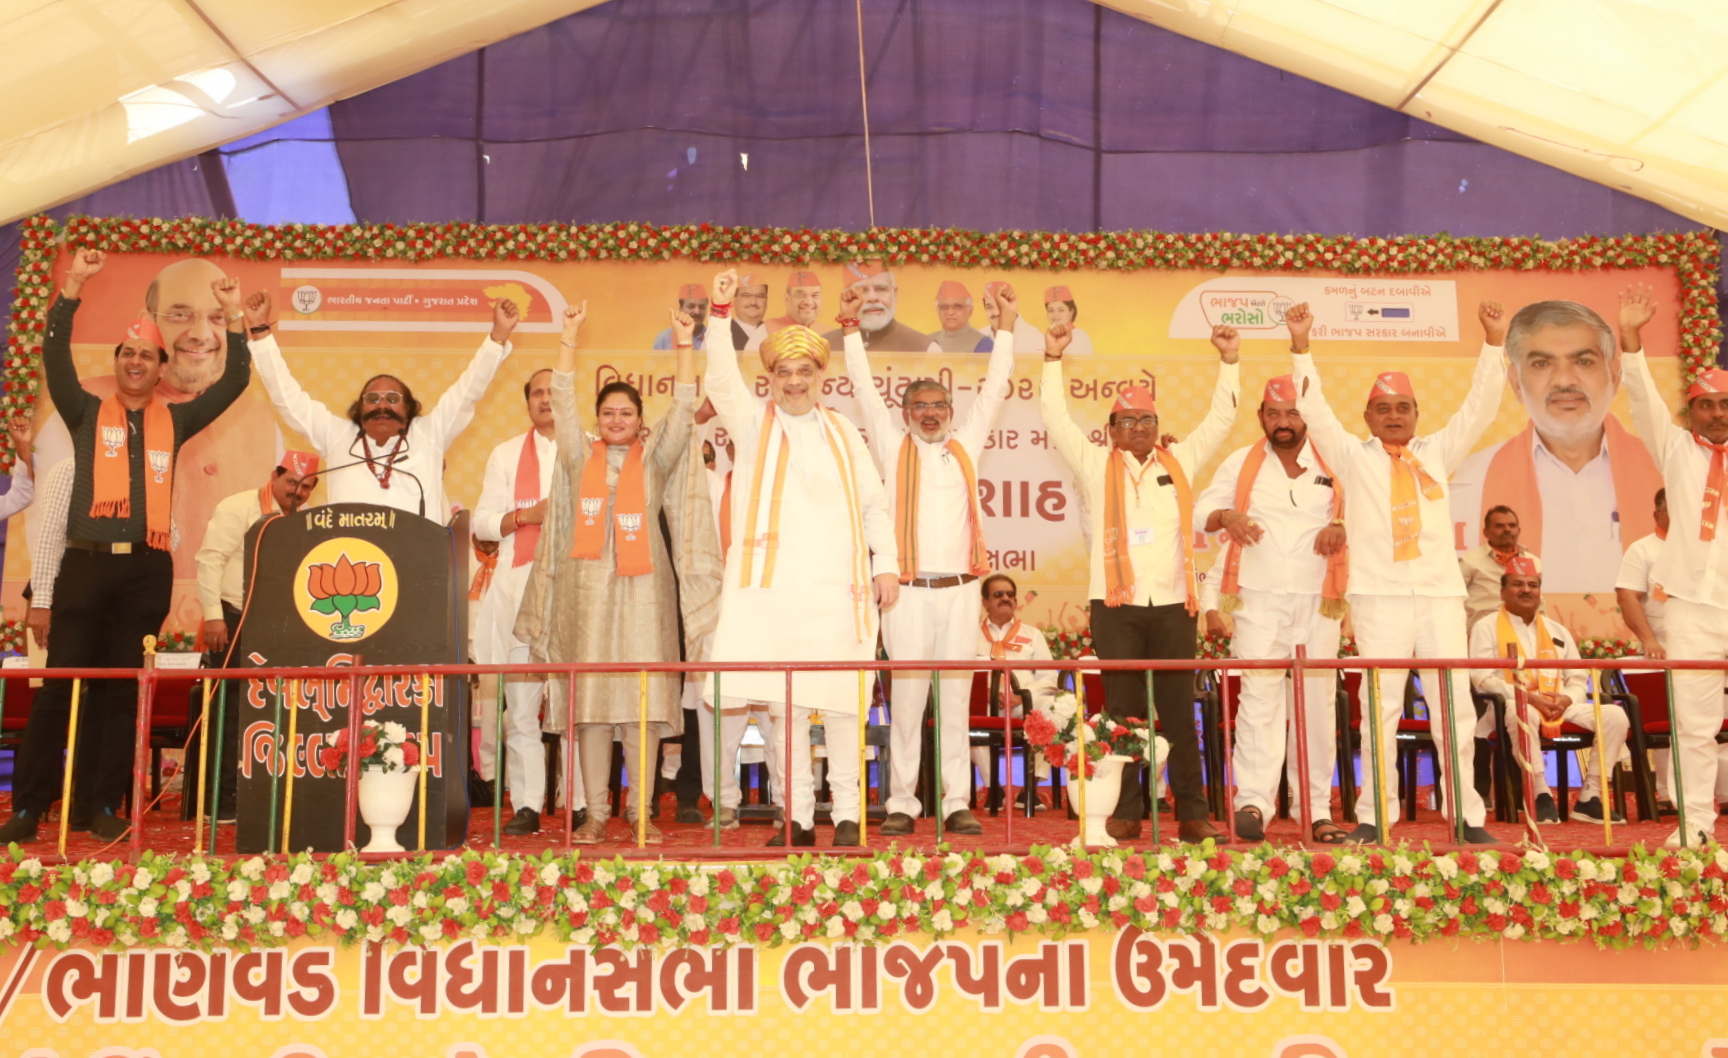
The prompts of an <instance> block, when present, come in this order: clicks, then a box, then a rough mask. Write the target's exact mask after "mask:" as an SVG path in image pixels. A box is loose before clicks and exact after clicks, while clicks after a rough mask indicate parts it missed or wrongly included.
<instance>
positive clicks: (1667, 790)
mask: <svg viewBox="0 0 1728 1058" xmlns="http://www.w3.org/2000/svg"><path fill="white" fill-rule="evenodd" d="M1650 756H1651V758H1652V760H1653V761H1654V764H1653V765H1652V768H1653V769H1654V771H1655V772H1656V796H1657V798H1659V799H1660V800H1663V801H1668V802H1672V801H1673V800H1674V753H1673V751H1672V750H1671V749H1670V748H1669V747H1667V746H1663V747H1662V748H1661V749H1653V750H1651V751H1650ZM1725 787H1728V746H1723V745H1718V746H1717V747H1716V800H1718V801H1724V802H1728V789H1725Z"/></svg>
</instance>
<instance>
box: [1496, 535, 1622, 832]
mask: <svg viewBox="0 0 1728 1058" xmlns="http://www.w3.org/2000/svg"><path fill="white" fill-rule="evenodd" d="M1501 580H1502V581H1504V584H1503V585H1502V587H1501V589H1500V598H1501V606H1500V609H1498V610H1496V611H1494V613H1492V614H1490V615H1489V616H1487V617H1485V618H1483V619H1482V620H1480V621H1478V622H1476V624H1475V625H1474V626H1473V627H1472V628H1471V629H1470V656H1471V657H1473V658H1504V657H1506V656H1507V655H1506V649H1507V647H1509V646H1511V645H1512V644H1511V641H1512V640H1515V641H1516V642H1517V644H1518V657H1519V658H1520V659H1522V660H1524V661H1535V660H1541V659H1544V658H1546V660H1551V661H1577V660H1579V655H1578V643H1577V641H1576V640H1574V639H1573V638H1572V633H1571V632H1570V631H1568V630H1567V629H1566V627H1565V626H1564V625H1562V624H1560V623H1559V622H1558V621H1555V620H1552V619H1551V618H1547V617H1544V616H1543V615H1542V613H1541V609H1542V573H1541V568H1540V567H1539V566H1538V565H1537V564H1536V559H1535V557H1534V556H1520V557H1518V558H1515V559H1513V560H1512V561H1511V562H1510V563H1508V564H1507V566H1506V572H1505V573H1504V574H1503V575H1502V576H1501ZM1508 630H1509V631H1510V632H1511V635H1510V636H1509V637H1508V636H1507V635H1506V634H1505V633H1506V632H1507V631H1508ZM1508 675H1513V676H1515V677H1516V678H1517V679H1518V681H1519V682H1520V683H1521V684H1522V685H1523V686H1524V688H1525V695H1526V698H1527V700H1528V702H1529V715H1528V716H1527V717H1526V718H1525V720H1524V723H1522V724H1520V723H1515V716H1514V713H1515V711H1516V705H1515V702H1514V699H1513V693H1512V687H1511V685H1510V683H1509V682H1508V679H1507V677H1508ZM1470 685H1471V686H1472V687H1474V688H1475V689H1476V690H1478V691H1480V692H1482V693H1484V694H1498V695H1500V696H1501V697H1503V698H1505V699H1506V730H1507V732H1508V734H1509V736H1510V737H1511V738H1513V739H1518V738H1520V737H1522V741H1523V747H1522V753H1523V756H1524V759H1525V760H1527V761H1531V762H1533V763H1534V765H1535V767H1534V769H1533V770H1529V771H1526V772H1525V773H1524V775H1525V777H1526V778H1527V779H1528V780H1529V781H1530V782H1531V784H1532V785H1533V786H1534V787H1535V790H1536V821H1537V822H1538V823H1543V824H1547V823H1558V822H1560V813H1559V811H1558V809H1557V808H1556V807H1555V804H1554V794H1553V791H1552V790H1551V789H1549V786H1548V769H1547V767H1545V766H1544V765H1543V763H1542V744H1541V741H1540V740H1539V738H1538V737H1537V732H1538V725H1539V724H1540V723H1541V722H1542V721H1544V720H1546V721H1548V722H1550V723H1554V722H1564V723H1568V724H1573V725H1575V726H1577V727H1581V728H1583V729H1585V730H1586V731H1595V730H1596V708H1595V706H1593V705H1591V704H1590V701H1589V697H1588V690H1589V680H1588V679H1587V677H1586V676H1585V674H1584V670H1583V669H1561V670H1558V671H1556V670H1554V669H1546V670H1537V669H1525V670H1523V671H1522V672H1515V671H1513V670H1508V669H1471V670H1470ZM1526 724H1527V725H1528V727H1526V726H1525V725H1526ZM1631 728H1632V725H1631V722H1630V721H1629V720H1627V718H1626V711H1625V710H1624V709H1622V708H1621V707H1620V706H1619V705H1617V704H1615V703H1614V702H1610V701H1607V700H1604V701H1603V702H1602V731H1601V739H1602V753H1603V754H1604V759H1606V760H1607V761H1608V766H1609V767H1610V768H1612V767H1613V766H1614V764H1615V763H1616V762H1618V761H1619V760H1620V751H1621V750H1622V749H1623V748H1624V747H1625V745H1626V734H1627V732H1628V731H1630V730H1631ZM1514 744H1515V745H1516V744H1517V743H1514ZM1584 758H1585V760H1586V761H1588V763H1587V764H1586V765H1585V766H1584V779H1583V781H1582V782H1581V783H1579V786H1578V801H1577V803H1575V804H1574V805H1573V806H1572V815H1574V816H1576V817H1578V818H1579V819H1582V820H1584V821H1585V822H1587V823H1600V822H1602V795H1601V785H1600V779H1599V776H1600V774H1601V772H1600V770H1599V769H1598V768H1597V767H1596V750H1595V748H1594V747H1592V748H1591V749H1589V750H1586V751H1585V753H1584ZM1614 822H1616V823H1624V822H1626V820H1625V817H1623V816H1620V815H1616V816H1615V817H1614Z"/></svg>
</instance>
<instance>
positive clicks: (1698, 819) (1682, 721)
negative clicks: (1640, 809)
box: [1663, 596, 1728, 834]
mask: <svg viewBox="0 0 1728 1058" xmlns="http://www.w3.org/2000/svg"><path fill="white" fill-rule="evenodd" d="M1663 620H1664V623H1665V624H1666V625H1667V632H1668V634H1667V637H1666V639H1667V651H1668V656H1669V657H1671V658H1685V659H1686V660H1687V661H1722V660H1724V659H1725V658H1728V609H1723V608H1722V607H1720V606H1711V605H1710V604H1708V603H1698V602H1692V601H1691V600H1689V599H1679V598H1675V597H1673V596H1669V598H1668V605H1667V609H1666V610H1665V611H1664V614H1663ZM1674 722H1675V725H1676V728H1675V731H1674V738H1675V740H1676V741H1678V742H1679V743H1680V769H1681V771H1680V777H1681V791H1680V795H1681V797H1682V798H1683V799H1684V801H1683V803H1684V805H1685V808H1686V826H1687V828H1688V829H1690V830H1695V831H1696V830H1701V831H1703V832H1704V833H1706V834H1711V833H1714V832H1715V829H1716V802H1715V798H1714V796H1713V795H1714V794H1715V792H1716V781H1717V772H1718V769H1717V760H1718V757H1717V752H1718V751H1717V746H1716V733H1717V732H1718V731H1720V730H1722V673H1721V672H1712V671H1709V670H1707V669H1699V670H1688V671H1677V672H1675V673H1674Z"/></svg>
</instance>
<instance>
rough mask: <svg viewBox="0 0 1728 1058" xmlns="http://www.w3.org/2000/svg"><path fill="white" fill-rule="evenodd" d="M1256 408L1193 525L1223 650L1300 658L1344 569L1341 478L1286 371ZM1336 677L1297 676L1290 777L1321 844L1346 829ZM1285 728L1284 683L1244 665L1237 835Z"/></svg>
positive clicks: (1340, 598) (1289, 711)
mask: <svg viewBox="0 0 1728 1058" xmlns="http://www.w3.org/2000/svg"><path fill="white" fill-rule="evenodd" d="M1259 416H1260V429H1261V431H1262V432H1263V433H1265V435H1266V436H1265V437H1264V438H1263V439H1262V440H1260V441H1258V442H1256V443H1254V444H1252V445H1250V446H1248V447H1247V448H1242V449H1238V450H1236V451H1235V452H1232V453H1230V455H1229V456H1227V457H1225V459H1224V462H1223V464H1222V465H1220V466H1219V468H1218V472H1217V473H1216V474H1214V475H1213V476H1212V484H1211V485H1210V486H1209V487H1208V488H1207V489H1206V491H1205V492H1204V493H1202V494H1201V496H1200V498H1199V499H1198V500H1197V501H1195V504H1194V529H1195V531H1197V532H1204V533H1223V534H1224V540H1225V551H1224V554H1223V555H1222V556H1221V557H1220V558H1219V560H1218V564H1217V565H1216V566H1214V569H1215V570H1216V571H1218V573H1219V574H1221V576H1222V583H1221V584H1220V585H1219V589H1220V599H1221V606H1220V608H1221V609H1222V610H1223V611H1225V612H1227V613H1230V614H1232V615H1233V616H1234V617H1235V619H1236V631H1235V634H1234V635H1233V636H1231V639H1230V651H1231V654H1232V655H1233V656H1235V657H1238V658H1243V659H1256V660H1266V659H1287V658H1292V657H1294V656H1295V651H1296V648H1297V647H1298V646H1303V647H1306V648H1307V651H1308V656H1309V657H1311V658H1320V659H1331V658H1335V657H1337V656H1338V629H1339V624H1340V622H1341V621H1342V620H1343V617H1344V608H1345V607H1344V594H1343V593H1344V587H1345V569H1346V568H1347V567H1346V566H1345V562H1346V561H1347V559H1346V557H1345V556H1344V554H1343V551H1344V525H1343V518H1342V517H1341V514H1342V510H1343V502H1342V492H1343V486H1342V485H1341V484H1340V483H1339V482H1338V481H1337V480H1336V479H1334V478H1333V476H1332V473H1331V469H1330V468H1329V467H1327V466H1326V465H1325V463H1324V462H1323V461H1322V460H1321V459H1320V456H1319V453H1318V452H1316V451H1315V450H1314V446H1313V445H1311V444H1309V443H1308V427H1307V425H1306V424H1304V423H1303V421H1302V413H1301V412H1299V411H1297V410H1296V384H1295V381H1294V380H1293V379H1292V378H1291V377H1290V376H1289V375H1281V376H1279V377H1277V378H1274V379H1271V380H1270V381H1268V382H1267V383H1266V390H1265V393H1264V394H1263V395H1262V397H1261V401H1260V413H1259ZM1336 683H1337V676H1336V674H1335V673H1333V672H1332V671H1330V670H1321V671H1319V672H1315V673H1312V674H1310V675H1308V676H1307V677H1305V678H1304V680H1303V702H1304V712H1305V714H1306V718H1307V723H1306V725H1305V726H1306V729H1307V731H1306V735H1305V738H1306V740H1307V746H1308V748H1307V757H1308V761H1307V763H1308V774H1307V777H1306V778H1305V779H1299V780H1298V782H1306V783H1307V786H1308V798H1309V801H1308V803H1309V805H1310V807H1311V809H1312V812H1313V819H1312V823H1313V835H1312V836H1313V839H1314V840H1315V841H1316V842H1319V843H1321V844H1327V845H1336V844H1340V843H1342V842H1343V840H1344V838H1345V836H1346V833H1347V832H1346V831H1345V830H1344V829H1343V828H1342V827H1339V826H1337V825H1336V824H1334V823H1333V822H1332V818H1331V816H1332V811H1331V806H1332V771H1333V766H1334V763H1335V762H1336V758H1337V755H1338V754H1337V746H1336V742H1337V740H1336V738H1335V737H1334V731H1335V730H1336V729H1335V727H1334V724H1335V721H1334V718H1333V717H1334V712H1335V703H1334V698H1335V694H1334V687H1335V685H1336ZM1287 730H1288V731H1290V732H1292V733H1293V732H1294V731H1295V730H1296V714H1295V691H1294V684H1292V683H1291V682H1290V680H1288V679H1287V678H1286V674H1285V673H1283V672H1281V671H1276V670H1261V671H1254V670H1249V671H1246V672H1244V673H1243V674H1242V698H1241V706H1240V710H1239V711H1238V712H1237V714H1236V753H1235V757H1236V759H1235V769H1236V804H1235V812H1236V836H1237V837H1238V838H1240V839H1241V840H1243V841H1262V840H1264V839H1265V837H1266V829H1265V821H1266V818H1267V817H1268V816H1269V815H1270V814H1271V812H1272V810H1273V808H1274V807H1275V805H1276V802H1277V798H1278V773H1279V770H1280V767H1281V766H1282V765H1283V763H1284V760H1285V756H1286V753H1285V738H1286V734H1285V732H1286V731H1287ZM1290 737H1291V738H1292V742H1291V745H1292V746H1294V741H1293V739H1294V734H1292V735H1291V736H1290ZM1292 788H1293V789H1297V788H1299V787H1297V786H1294V785H1293V786H1292ZM1298 796H1299V795H1298Z"/></svg>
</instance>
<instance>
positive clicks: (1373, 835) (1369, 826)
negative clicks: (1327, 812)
mask: <svg viewBox="0 0 1728 1058" xmlns="http://www.w3.org/2000/svg"><path fill="white" fill-rule="evenodd" d="M1344 841H1345V843H1346V844H1349V845H1378V844H1380V828H1379V827H1377V826H1375V825H1374V824H1373V823H1358V824H1357V825H1356V829H1355V830H1352V831H1351V832H1350V836H1349V837H1347V838H1345V839H1344Z"/></svg>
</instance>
